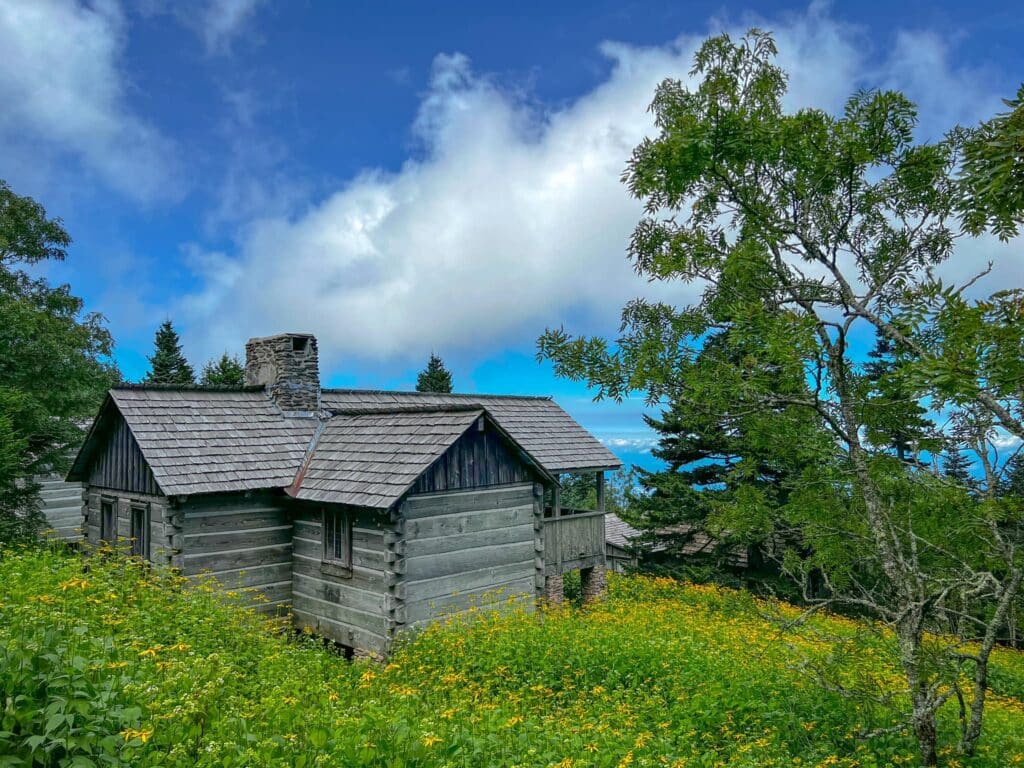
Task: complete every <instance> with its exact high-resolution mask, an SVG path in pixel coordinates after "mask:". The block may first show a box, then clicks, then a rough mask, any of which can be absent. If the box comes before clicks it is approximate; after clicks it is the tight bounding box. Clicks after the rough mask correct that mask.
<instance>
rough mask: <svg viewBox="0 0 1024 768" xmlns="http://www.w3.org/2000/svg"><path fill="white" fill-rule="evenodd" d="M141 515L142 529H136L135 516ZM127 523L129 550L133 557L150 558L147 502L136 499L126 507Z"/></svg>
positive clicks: (149, 522)
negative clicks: (129, 531)
mask: <svg viewBox="0 0 1024 768" xmlns="http://www.w3.org/2000/svg"><path fill="white" fill-rule="evenodd" d="M137 514H139V515H141V516H142V517H141V523H142V530H141V531H140V530H138V527H137V526H136V524H135V516H136V515H137ZM128 523H129V528H130V529H131V538H132V540H131V545H132V548H131V552H132V556H133V557H141V558H142V559H143V560H149V559H150V551H151V549H150V547H151V545H150V541H151V538H152V536H151V532H152V531H151V525H152V523H151V521H150V519H149V504H148V503H146V502H140V501H136V502H133V503H132V504H131V505H130V506H129V507H128Z"/></svg>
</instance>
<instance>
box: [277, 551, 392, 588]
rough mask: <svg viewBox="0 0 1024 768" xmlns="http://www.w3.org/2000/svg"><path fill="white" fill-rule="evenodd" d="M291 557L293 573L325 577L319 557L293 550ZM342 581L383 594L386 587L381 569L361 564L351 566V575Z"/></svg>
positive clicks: (353, 586)
mask: <svg viewBox="0 0 1024 768" xmlns="http://www.w3.org/2000/svg"><path fill="white" fill-rule="evenodd" d="M292 557H293V560H292V574H293V575H295V574H302V575H304V576H312V577H313V578H317V579H320V578H325V574H324V573H323V571H321V569H320V565H321V562H322V561H321V559H320V558H319V557H307V556H305V555H301V554H299V553H298V552H294V553H293V555H292ZM344 581H345V583H346V584H349V585H351V587H352V588H353V589H362V590H366V591H370V592H379V593H381V594H384V591H385V589H386V587H387V584H386V580H385V573H384V571H383V570H378V569H375V568H363V567H361V566H353V567H352V575H351V576H349V577H348V578H346V579H344Z"/></svg>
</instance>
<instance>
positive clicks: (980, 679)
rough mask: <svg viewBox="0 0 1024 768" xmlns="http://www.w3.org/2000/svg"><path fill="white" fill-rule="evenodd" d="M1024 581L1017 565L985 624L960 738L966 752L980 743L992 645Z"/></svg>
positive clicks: (970, 751)
mask: <svg viewBox="0 0 1024 768" xmlns="http://www.w3.org/2000/svg"><path fill="white" fill-rule="evenodd" d="M1022 581H1024V570H1021V569H1015V570H1012V571H1010V578H1009V580H1008V581H1007V582H1006V586H1005V587H1004V588H1003V594H1001V595H1000V596H999V602H998V603H997V604H996V610H995V613H994V614H993V615H992V619H991V620H990V621H989V623H988V626H987V627H985V637H984V639H983V640H982V642H981V647H980V648H979V649H978V658H977V661H976V662H975V667H974V683H973V686H972V687H973V693H974V699H973V700H972V701H971V719H970V720H969V721H968V722H967V723H966V725H965V726H964V731H963V737H962V738H961V739H960V751H961V752H963V753H964V754H965V755H973V754H974V750H975V749H976V748H977V746H978V739H980V738H981V723H982V718H983V717H984V714H985V698H986V696H987V695H988V661H989V658H990V657H991V656H992V649H993V648H995V645H996V640H997V639H998V637H999V630H1001V629H1002V628H1003V624H1004V622H1005V621H1006V619H1007V617H1008V616H1009V615H1010V609H1011V608H1012V606H1013V604H1014V602H1015V601H1016V599H1017V593H1018V592H1019V591H1020V587H1021V582H1022Z"/></svg>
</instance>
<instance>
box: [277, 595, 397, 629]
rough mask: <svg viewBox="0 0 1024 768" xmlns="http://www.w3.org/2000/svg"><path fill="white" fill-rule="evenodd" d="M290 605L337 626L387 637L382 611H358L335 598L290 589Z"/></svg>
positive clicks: (385, 622)
mask: <svg viewBox="0 0 1024 768" xmlns="http://www.w3.org/2000/svg"><path fill="white" fill-rule="evenodd" d="M292 605H294V606H295V607H296V608H298V609H299V610H301V611H305V612H307V613H312V614H316V615H317V616H322V617H324V618H326V619H330V620H331V621H333V622H336V623H338V624H347V625H348V626H351V627H355V628H359V629H363V630H366V631H368V632H373V633H374V634H379V635H382V636H386V635H387V621H386V618H385V616H384V614H383V611H360V610H357V609H356V608H353V607H352V606H350V605H346V604H344V603H342V602H340V601H339V600H338V599H335V598H333V597H332V598H329V599H328V598H322V597H317V596H316V595H311V594H308V593H307V592H296V591H295V589H294V585H293V587H292Z"/></svg>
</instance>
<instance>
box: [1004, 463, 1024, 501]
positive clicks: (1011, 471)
mask: <svg viewBox="0 0 1024 768" xmlns="http://www.w3.org/2000/svg"><path fill="white" fill-rule="evenodd" d="M998 493H999V495H1000V496H1003V497H1005V496H1015V497H1016V498H1018V499H1024V451H1022V452H1018V453H1017V454H1016V455H1015V456H1014V457H1013V458H1012V459H1010V460H1009V461H1008V462H1007V464H1006V471H1005V472H1004V473H1003V481H1002V482H1001V483H1000V484H999V491H998Z"/></svg>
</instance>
